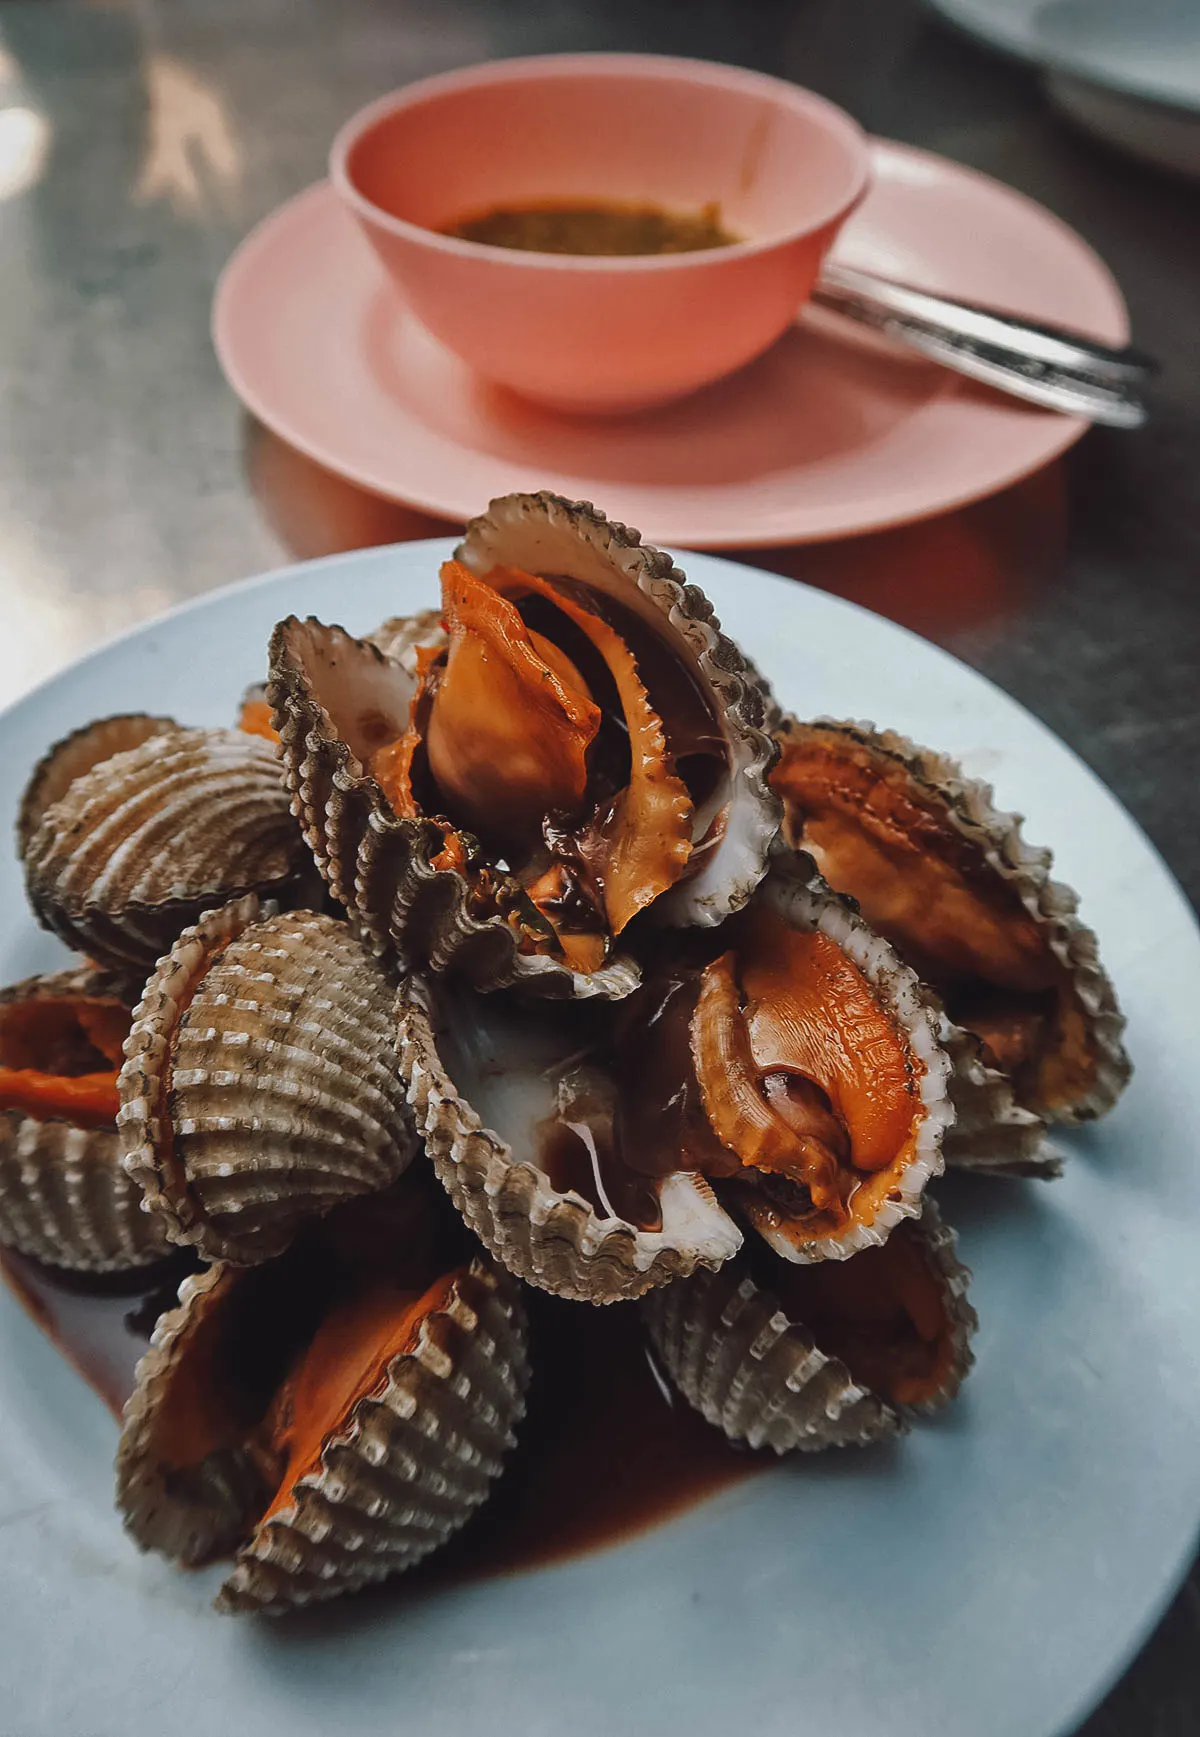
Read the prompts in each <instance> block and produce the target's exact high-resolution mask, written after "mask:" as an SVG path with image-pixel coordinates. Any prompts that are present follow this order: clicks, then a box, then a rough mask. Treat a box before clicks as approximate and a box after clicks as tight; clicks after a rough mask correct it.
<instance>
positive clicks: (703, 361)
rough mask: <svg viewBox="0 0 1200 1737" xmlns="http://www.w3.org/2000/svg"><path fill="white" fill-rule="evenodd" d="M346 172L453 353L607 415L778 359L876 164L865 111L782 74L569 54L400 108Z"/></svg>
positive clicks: (370, 131)
mask: <svg viewBox="0 0 1200 1737" xmlns="http://www.w3.org/2000/svg"><path fill="white" fill-rule="evenodd" d="M330 176H331V178H332V182H333V186H334V188H335V190H336V191H337V193H338V194H339V195H340V197H341V198H342V199H343V200H344V202H345V204H346V207H347V209H348V210H349V211H350V212H352V214H353V215H354V217H355V218H356V219H357V220H358V222H359V224H360V225H361V227H362V229H363V232H364V234H365V235H366V236H367V238H368V240H369V241H370V243H371V245H372V247H373V248H374V249H375V252H376V253H377V255H378V256H379V259H380V262H381V264H382V265H383V267H384V269H385V270H386V271H387V273H388V275H389V276H390V277H391V279H392V282H393V283H394V284H395V286H396V288H397V289H398V290H399V292H400V295H401V296H402V298H403V300H404V302H405V303H406V305H407V307H408V309H409V310H410V312H411V313H412V314H414V315H415V316H416V318H417V319H418V320H419V321H420V322H421V324H422V325H423V326H425V327H426V328H427V330H428V331H430V332H431V333H432V334H433V336H434V337H435V338H437V339H439V340H440V342H441V343H442V344H444V345H445V346H446V348H447V349H448V350H451V351H453V353H454V354H455V355H456V356H457V357H458V358H459V359H460V360H461V361H462V362H464V363H466V365H467V366H468V367H469V368H471V369H473V370H474V371H475V372H476V373H477V374H479V375H481V376H482V377H483V378H484V379H485V380H489V381H492V382H495V383H496V384H498V385H501V386H507V387H509V388H510V389H511V390H513V391H515V392H520V393H523V394H524V395H525V396H526V397H527V398H532V399H535V400H537V401H538V402H539V403H542V404H546V405H550V406H551V407H552V408H554V409H557V410H566V411H572V412H578V411H582V412H589V413H599V414H607V413H612V412H624V411H629V410H639V409H643V408H647V407H649V406H651V405H655V404H665V403H668V402H669V401H670V400H671V399H673V398H682V397H683V396H684V395H685V394H687V393H689V392H694V391H695V390H696V389H697V388H698V387H700V386H705V385H707V384H708V383H709V382H710V381H712V380H719V379H720V378H721V377H722V375H725V374H729V373H732V372H733V370H734V369H735V368H740V367H742V366H743V365H744V364H745V363H747V362H750V361H752V360H753V359H754V357H755V356H759V355H761V354H762V352H763V351H764V350H766V349H767V348H768V347H769V346H770V345H771V344H773V343H774V342H775V340H776V338H778V337H779V336H780V335H781V334H782V333H783V332H784V331H785V330H786V329H787V327H788V326H789V325H791V323H792V322H793V321H794V320H795V318H796V316H797V314H798V312H799V310H800V307H801V305H802V304H803V303H804V301H805V300H806V299H807V297H808V295H809V292H810V291H811V289H812V286H813V283H814V282H815V280H816V276H817V272H818V271H819V269H820V265H821V261H822V259H823V258H824V256H825V254H826V253H827V251H828V250H829V248H830V247H831V246H832V244H833V240H834V237H835V236H836V235H837V232H838V230H839V229H840V228H841V226H842V224H843V223H844V222H845V220H846V218H847V217H848V216H849V215H850V213H851V211H853V209H854V207H855V206H856V205H857V203H858V201H859V200H860V199H861V198H862V196H863V194H864V193H865V192H866V189H867V183H868V180H869V178H870V158H869V156H868V152H867V146H866V141H865V139H864V138H863V135H862V132H861V131H860V129H859V128H858V127H857V126H856V125H855V123H854V122H853V121H852V120H851V119H850V117H849V115H847V114H844V113H843V112H842V110H841V109H838V108H835V107H834V105H833V104H832V103H829V102H826V101H825V100H824V98H822V97H819V96H815V95H814V94H813V93H812V92H811V91H805V90H801V89H800V88H799V86H797V85H794V84H788V83H787V82H786V81H785V80H783V79H777V78H768V77H767V76H766V75H765V74H763V73H759V72H749V71H746V70H745V69H743V68H741V67H734V66H715V65H712V64H710V63H709V62H707V61H700V60H673V59H668V58H665V57H660V56H657V55H652V54H565V55H539V56H534V57H532V58H530V59H518V60H501V61H495V62H493V63H492V64H490V65H487V66H475V67H466V68H464V69H463V70H462V71H459V72H450V73H442V74H439V75H438V76H437V77H435V78H429V79H424V80H422V81H421V82H419V83H417V84H412V85H409V86H407V87H406V88H405V89H403V90H399V91H396V92H394V93H393V94H392V95H391V96H388V97H384V98H383V99H382V100H381V101H379V102H377V103H373V104H372V105H371V107H370V108H368V109H365V110H363V111H362V113H361V114H358V115H356V116H355V117H354V118H353V119H352V120H350V121H348V122H347V123H346V125H345V126H344V127H343V128H342V130H341V132H340V133H339V134H338V137H337V138H336V139H335V141H334V144H333V150H332V153H331V156H330ZM480 222H483V223H484V224H485V227H484V228H483V229H482V230H480V229H479V228H478V227H475V225H477V224H479V223H480ZM464 223H465V224H468V225H470V226H471V228H470V230H469V232H467V231H464V228H463V225H464ZM697 224H699V225H700V226H701V228H700V229H699V230H698V229H697V228H696V227H695V226H696V225H697ZM683 226H686V228H687V230H688V231H689V234H690V236H691V240H690V242H689V245H687V246H683V245H681V240H682V236H681V229H682V227H683ZM618 230H619V231H621V232H622V233H621V237H620V239H621V245H620V246H617V245H616V243H617V239H618V237H617V231H618ZM717 231H719V232H720V234H719V236H718V234H717ZM585 232H586V233H585ZM631 234H634V235H635V239H636V240H637V245H636V246H634V245H630V240H629V237H630V235H631ZM601 239H602V240H603V245H600V244H599V242H600V240H601ZM564 242H566V243H568V245H566V246H564V245H563V244H564ZM585 242H586V246H585V245H584V243H585ZM665 243H669V244H670V245H664V244H665ZM651 244H652V245H651Z"/></svg>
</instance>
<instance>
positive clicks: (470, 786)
mask: <svg viewBox="0 0 1200 1737" xmlns="http://www.w3.org/2000/svg"><path fill="white" fill-rule="evenodd" d="M442 609H443V613H444V616H445V621H446V629H447V633H448V635H449V648H448V651H447V655H446V665H445V669H444V671H443V672H442V676H441V680H440V682H439V683H438V686H437V691H436V693H435V695H434V698H433V704H432V706H431V708H430V713H429V721H428V726H427V730H426V735H425V743H426V749H427V752H428V757H429V770H430V772H431V774H432V776H433V778H434V781H435V783H436V784H437V787H438V790H439V792H440V793H441V795H442V798H443V799H444V803H445V807H446V810H447V812H448V813H449V814H451V815H452V816H453V818H454V819H455V820H456V821H457V822H459V823H460V824H461V825H463V826H465V827H467V828H468V829H469V830H471V831H473V832H477V833H479V834H480V836H481V837H483V838H491V839H497V840H500V841H502V842H504V843H506V844H509V845H514V846H516V845H524V846H525V847H529V846H531V845H532V844H533V843H534V842H536V841H537V840H539V839H540V837H541V826H542V821H543V819H544V818H545V817H546V815H548V814H555V815H561V816H564V817H568V818H573V817H575V816H577V815H578V813H579V810H580V808H581V806H582V803H583V797H584V792H585V789H586V787H587V763H586V759H587V751H588V748H589V746H590V745H591V743H592V740H593V739H594V737H595V735H596V732H597V730H598V729H599V728H600V708H599V707H598V706H597V705H596V704H595V702H594V701H593V699H592V697H591V695H590V694H589V692H588V690H587V684H586V683H585V682H584V680H583V677H582V676H581V675H580V674H579V671H578V670H577V669H576V668H575V666H574V664H573V663H572V662H571V660H570V659H569V658H568V657H566V656H565V655H564V654H563V653H562V652H560V651H559V650H558V649H557V647H555V646H553V645H551V644H549V642H548V641H546V640H545V639H543V638H542V637H541V635H539V634H534V633H531V632H530V630H529V629H528V628H527V627H526V626H525V623H524V622H523V621H522V620H521V617H520V615H519V613H518V611H517V609H516V608H515V606H514V605H513V604H512V603H510V602H509V601H508V599H507V598H505V597H502V596H501V595H500V593H499V592H498V591H496V590H495V589H494V588H493V587H492V586H491V585H488V584H486V583H485V582H484V581H483V580H481V579H477V578H476V577H475V575H474V574H473V573H471V572H469V571H468V569H467V568H466V567H464V566H462V565H461V563H460V562H458V561H447V562H446V564H445V565H444V566H443V568H442Z"/></svg>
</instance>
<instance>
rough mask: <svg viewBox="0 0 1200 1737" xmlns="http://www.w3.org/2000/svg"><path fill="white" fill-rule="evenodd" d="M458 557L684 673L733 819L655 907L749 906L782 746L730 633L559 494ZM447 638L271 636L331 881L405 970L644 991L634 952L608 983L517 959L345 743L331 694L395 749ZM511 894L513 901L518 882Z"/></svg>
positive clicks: (278, 695)
mask: <svg viewBox="0 0 1200 1737" xmlns="http://www.w3.org/2000/svg"><path fill="white" fill-rule="evenodd" d="M457 554H458V557H459V559H460V560H462V561H463V562H464V563H465V564H466V565H467V566H468V567H471V568H473V569H474V570H475V571H476V572H478V573H481V574H482V573H486V572H488V571H490V569H491V568H492V567H493V566H495V565H496V564H497V563H500V564H509V565H514V566H519V567H522V568H524V569H526V570H529V571H532V572H535V573H540V574H549V575H552V576H557V577H567V578H570V579H573V580H576V581H578V582H579V583H581V584H584V585H586V586H589V587H591V588H592V589H593V590H595V591H597V592H600V593H602V594H604V595H606V596H608V597H610V598H613V599H615V600H617V601H618V602H619V603H621V604H623V605H624V606H625V607H626V608H628V609H630V610H631V611H633V613H634V614H636V615H638V616H639V617H640V618H641V619H643V620H644V621H645V622H646V623H647V624H648V625H650V626H651V627H652V629H653V630H654V631H655V632H656V633H657V634H658V635H659V636H660V637H662V638H664V639H665V640H666V641H667V642H668V643H669V644H671V645H672V646H673V647H674V649H675V650H676V652H677V653H678V654H679V655H680V656H681V658H682V659H683V660H684V661H685V662H686V663H687V664H688V665H689V667H690V668H691V669H692V671H693V673H694V675H695V677H696V679H697V681H698V682H699V683H700V685H701V687H702V688H704V689H705V690H706V691H707V692H708V694H709V695H710V697H711V699H712V702H713V710H714V715H715V717H716V718H717V720H718V721H719V723H720V725H721V727H722V729H723V731H724V735H725V741H726V746H727V750H728V753H729V756H730V762H731V768H732V771H731V777H730V787H729V816H728V820H727V824H726V827H725V832H724V836H723V838H722V840H721V843H720V845H719V846H718V848H717V849H716V850H714V851H713V852H712V853H711V854H710V855H709V856H708V858H707V860H706V862H705V864H704V866H703V867H702V868H701V870H700V871H699V872H698V873H697V874H695V875H694V876H692V877H690V878H688V879H686V880H684V881H683V882H681V883H680V884H679V885H678V886H676V887H674V888H672V889H671V891H670V892H668V893H666V894H664V895H663V897H662V898H661V899H660V900H659V901H657V904H656V910H657V912H658V914H659V915H660V916H661V917H662V918H663V919H664V920H666V921H669V922H674V923H680V924H692V923H695V924H705V925H707V924H712V923H717V922H719V921H720V920H721V919H722V918H723V917H724V916H726V915H728V913H729V912H730V911H733V910H736V909H738V908H739V907H740V906H741V905H743V904H744V903H745V902H746V900H747V899H748V898H749V897H750V895H751V893H752V892H753V890H754V888H755V886H756V885H757V884H758V881H759V879H760V878H761V876H762V874H763V873H764V872H765V868H766V858H767V851H768V848H769V846H770V843H771V841H772V840H773V838H774V837H775V835H776V833H777V832H778V829H779V814H780V810H779V804H778V802H777V800H776V798H775V797H774V795H773V794H772V793H771V791H770V790H769V788H768V786H767V782H766V774H767V771H768V769H769V767H770V765H771V763H772V761H773V759H774V755H775V749H774V745H773V743H772V740H771V738H770V736H769V735H768V734H767V732H766V730H765V728H764V727H763V701H762V695H761V691H760V685H759V682H758V680H757V678H756V676H755V674H754V672H753V671H752V670H751V669H750V667H749V665H747V663H746V662H745V660H744V659H743V658H742V656H741V654H740V652H738V650H737V648H736V647H735V646H734V645H733V644H732V642H731V641H730V640H728V639H726V638H725V637H724V636H723V635H722V634H721V633H720V631H719V629H718V625H717V622H716V620H715V618H714V616H713V613H712V608H711V605H710V604H709V603H708V600H707V599H706V598H705V597H704V596H703V594H702V593H701V592H700V591H698V590H697V589H696V587H695V586H692V585H688V584H687V583H686V581H685V579H684V576H683V574H682V573H680V572H679V571H678V569H677V568H675V567H674V565H673V564H672V562H671V561H670V559H669V557H668V556H666V555H663V554H661V553H660V552H659V551H658V550H656V549H651V548H648V547H645V546H643V545H642V543H641V540H640V538H639V536H638V534H637V532H636V531H630V530H627V529H626V528H625V527H624V526H622V525H616V524H610V523H609V522H608V521H607V520H606V519H604V518H603V517H602V516H601V515H600V514H598V513H597V512H596V511H595V509H594V508H592V507H590V506H588V505H586V504H582V503H572V502H569V501H564V500H561V499H560V498H559V497H558V496H556V495H550V494H539V495H510V496H506V497H505V498H504V499H502V500H498V501H493V502H492V504H491V507H490V508H489V509H488V512H487V513H486V514H484V515H483V516H482V517H481V518H478V519H476V520H474V521H473V522H472V523H471V524H470V525H469V526H468V527H467V534H466V537H465V539H464V541H463V543H462V544H461V545H460V547H459V549H458V551H457ZM443 640H444V633H443V631H442V629H441V626H440V618H439V617H438V615H437V613H436V612H435V611H427V612H425V613H424V614H422V615H419V616H414V617H412V618H410V619H409V620H407V621H405V620H404V619H402V618H396V619H394V620H392V621H389V622H385V623H384V624H383V626H382V627H380V628H379V629H377V630H376V632H375V634H374V635H372V637H371V640H370V641H369V642H368V641H363V640H353V639H351V638H350V636H349V635H347V634H345V633H343V632H342V631H341V630H340V629H337V628H322V627H321V626H320V624H318V623H316V622H308V623H302V622H299V621H297V620H295V618H292V619H291V620H289V621H286V622H281V623H280V625H279V627H277V628H276V630H275V635H274V637H273V639H272V642H271V678H272V679H271V698H272V704H273V707H274V716H275V727H276V729H277V730H278V731H279V734H280V737H281V739H282V741H283V752H284V763H285V767H286V769H287V779H288V788H289V790H290V791H291V794H292V800H293V809H294V812H295V813H296V815H297V817H298V819H299V820H300V823H301V825H302V827H303V829H304V833H305V837H306V838H307V839H308V842H309V845H310V847H311V849H312V851H313V854H314V856H315V857H316V859H317V863H318V865H319V867H320V869H321V872H322V874H323V875H324V876H325V878H326V880H327V881H328V883H329V885H330V887H331V889H332V891H333V893H334V896H335V897H336V898H338V899H339V900H340V901H341V902H342V903H343V904H344V905H345V906H346V907H347V909H348V910H349V911H350V912H351V914H352V916H353V917H354V919H355V921H356V922H357V923H358V924H359V925H360V926H361V928H362V929H363V931H364V933H366V934H367V935H368V936H369V937H370V938H371V941H372V944H373V945H374V946H375V947H376V948H377V949H378V950H380V951H383V950H385V949H387V948H389V947H392V946H394V947H395V948H396V949H397V950H398V952H399V953H400V954H401V955H402V956H403V957H404V958H405V960H406V963H407V964H408V965H410V966H414V967H416V968H418V969H429V970H432V971H434V972H440V971H446V970H453V971H454V972H455V973H456V974H457V975H459V976H461V977H463V978H464V979H465V980H466V981H468V982H470V983H472V984H473V985H474V986H475V987H476V988H479V989H497V988H503V987H505V986H506V985H508V984H512V983H517V984H519V985H520V986H521V987H522V988H523V989H525V990H527V991H529V992H531V993H536V994H539V995H546V996H556V997H559V998H563V999H565V998H579V997H585V996H598V997H603V998H605V999H613V1000H615V999H619V998H620V997H621V996H624V995H628V994H629V993H630V992H631V991H632V990H633V989H634V988H636V986H637V983H638V980H639V973H638V969H637V966H636V964H635V963H634V961H633V960H632V959H631V958H630V957H629V956H628V955H626V954H618V955H616V956H615V957H614V958H613V959H611V960H610V961H609V962H608V963H607V964H606V965H604V966H603V967H602V968H601V969H600V970H598V971H594V972H588V973H583V972H576V971H572V970H570V969H568V968H567V967H566V966H565V965H563V964H562V963H561V962H560V961H558V960H556V959H554V958H551V957H549V956H547V955H544V954H537V953H531V952H523V951H522V950H521V948H520V946H519V943H518V940H517V937H516V936H515V935H514V933H513V931H512V929H511V928H510V927H509V926H508V925H507V924H506V923H505V922H504V921H503V920H501V919H500V918H497V917H492V918H485V919H482V920H481V919H480V918H479V917H478V916H477V915H475V914H473V913H472V912H471V911H470V910H469V909H468V904H467V896H466V895H467V887H466V883H465V882H464V880H463V878H462V876H461V875H459V874H457V873H456V872H454V871H452V870H448V869H437V870H435V869H433V868H431V867H430V861H429V859H430V858H431V856H434V855H435V854H436V853H437V851H438V850H439V848H440V845H441V833H440V831H439V829H438V828H436V827H435V826H433V825H432V824H431V823H430V822H429V821H426V820H419V821H401V820H398V819H397V818H396V816H395V814H394V813H393V812H392V810H391V807H390V805H389V804H388V803H387V802H386V800H385V799H384V797H383V794H382V792H381V791H380V790H379V787H378V786H377V784H376V783H375V781H374V779H372V778H369V777H368V776H367V775H366V773H365V770H364V766H363V762H362V758H361V757H360V756H359V755H358V754H357V753H356V752H355V751H354V749H353V747H352V745H351V744H350V743H348V742H346V741H345V740H343V739H341V738H340V737H339V736H338V734H337V731H336V730H335V728H334V726H333V724H332V722H331V719H330V716H329V712H328V711H327V710H326V708H325V706H324V705H323V704H322V701H321V698H320V695H321V693H322V692H324V693H326V694H328V692H329V691H330V688H331V687H332V686H333V685H334V684H335V683H336V684H339V685H341V686H342V691H343V692H344V693H347V694H348V693H350V692H353V691H356V690H361V691H362V692H363V693H364V694H365V695H367V696H369V704H370V706H371V707H372V708H373V709H375V710H376V711H382V713H383V715H384V716H385V717H386V718H389V719H390V720H391V724H392V727H393V730H394V734H395V735H396V736H399V735H400V734H401V733H402V732H403V730H404V729H405V727H406V726H407V722H408V707H409V702H410V700H411V698H412V694H413V691H414V683H415V662H414V659H413V655H412V654H413V650H414V648H415V646H416V645H418V644H440V643H442V642H443ZM384 654H386V655H384ZM389 670H390V671H391V679H390V680H389V678H388V675H387V673H386V672H387V671H389ZM510 890H511V894H512V896H513V898H514V899H516V898H517V897H518V896H519V895H518V889H517V888H516V886H515V884H514V885H513V886H512V888H511V889H510Z"/></svg>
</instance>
